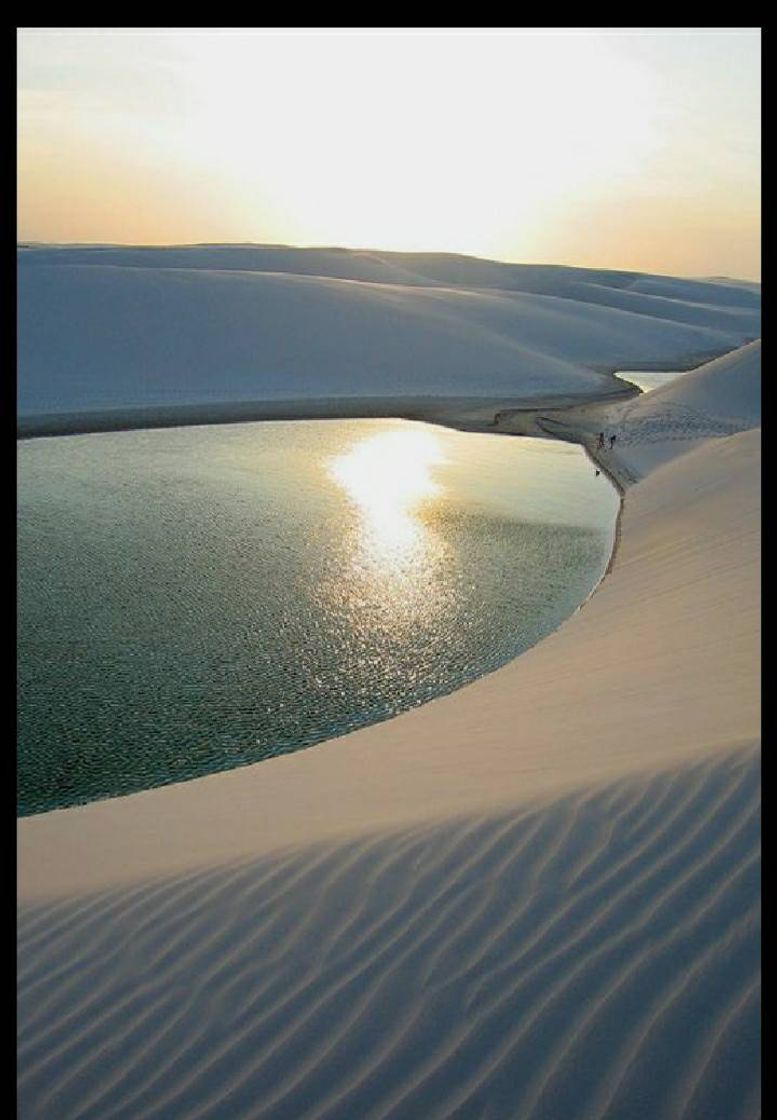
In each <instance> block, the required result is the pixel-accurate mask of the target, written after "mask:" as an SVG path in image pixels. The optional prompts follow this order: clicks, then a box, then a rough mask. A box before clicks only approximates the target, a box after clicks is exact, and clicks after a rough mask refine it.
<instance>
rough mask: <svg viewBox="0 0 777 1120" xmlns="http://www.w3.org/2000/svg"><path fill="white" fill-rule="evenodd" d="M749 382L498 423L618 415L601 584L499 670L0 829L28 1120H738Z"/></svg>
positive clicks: (754, 738) (747, 774) (751, 881)
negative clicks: (678, 422)
mask: <svg viewBox="0 0 777 1120" xmlns="http://www.w3.org/2000/svg"><path fill="white" fill-rule="evenodd" d="M404 264H405V265H407V264H408V262H407V261H405V262H404ZM36 267H37V266H36ZM40 267H41V269H42V270H43V269H45V268H48V267H50V266H49V265H47V264H45V263H44V264H43V265H41V266H40ZM68 267H69V266H68ZM73 267H76V266H73ZM77 267H82V266H80V265H79V266H77ZM128 271H129V270H128ZM136 271H138V272H139V273H140V271H142V270H137V269H136ZM171 271H172V270H171ZM294 282H296V280H295V281H294ZM656 283H658V280H657V281H656ZM678 283H681V284H685V283H686V282H678ZM687 283H690V282H687ZM710 286H714V285H710ZM373 287H377V285H373ZM719 287H720V289H721V291H723V293H724V295H725V291H726V288H725V286H724V285H720V286H719ZM429 292H430V293H431V294H432V295H434V296H436V297H437V298H442V300H443V303H445V301H447V299H448V298H449V297H448V295H447V293H446V292H441V291H439V290H438V289H433V288H429ZM660 294H661V298H665V297H666V292H665V291H664V290H662V291H661V293H660ZM744 294H745V295H749V293H748V292H745V293H744ZM459 297H461V298H464V299H469V298H471V294H466V295H464V296H463V297H462V293H458V296H457V298H459ZM379 298H381V299H382V298H383V297H382V296H381V297H379ZM495 298H497V299H502V298H505V299H508V300H512V299H514V298H515V297H514V296H512V295H507V296H504V297H503V296H502V295H501V294H500V295H499V296H497V297H495ZM532 298H539V297H532ZM669 298H671V296H670V297H669ZM548 299H550V300H556V301H557V302H558V303H568V304H570V305H571V306H572V310H573V312H574V313H575V314H577V310H578V309H577V308H575V307H574V305H573V304H572V301H569V300H565V299H564V298H560V297H557V296H551V297H548ZM489 306H492V305H490V304H489ZM540 306H542V304H540ZM489 313H490V312H489ZM608 313H610V312H608ZM612 313H613V314H618V315H621V314H624V313H623V312H612ZM586 314H587V313H586ZM634 318H639V316H634ZM583 319H584V316H581V320H580V322H581V323H582V322H583ZM675 327H676V324H674V325H672V329H675ZM536 329H538V330H539V329H540V328H539V327H537V328H536ZM581 329H582V328H581ZM687 329H690V328H687ZM694 329H699V328H694ZM737 370H739V371H740V372H739V373H737ZM759 373H760V349H759V348H758V347H757V346H756V347H746V348H744V349H743V350H740V351H739V352H738V353H737V354H735V355H731V356H730V358H727V359H722V360H721V361H720V362H719V363H716V362H712V363H709V364H708V365H707V366H706V367H705V368H704V369H703V370H700V371H699V372H698V373H697V374H691V375H689V378H693V379H694V380H692V381H689V380H688V379H685V381H681V382H677V383H676V385H675V386H670V387H668V389H667V391H665V392H664V391H661V392H662V396H660V397H659V396H658V395H657V394H658V391H657V392H656V393H654V394H650V395H649V396H646V397H644V398H639V399H636V400H634V401H629V402H623V403H620V404H609V405H606V404H605V405H594V404H591V405H588V406H585V407H583V408H576V409H567V410H564V411H559V412H556V413H554V412H552V411H551V412H547V411H546V412H544V413H542V414H539V413H537V412H534V413H525V414H523V415H521V416H519V415H517V414H513V415H510V414H507V415H506V416H504V417H502V418H500V423H499V427H500V428H503V429H504V430H506V431H509V430H511V429H512V430H524V428H522V427H521V425H522V424H523V425H525V426H526V428H525V430H537V425H538V424H539V425H540V430H541V426H542V425H550V426H551V427H552V426H553V425H555V426H556V429H557V432H556V434H559V435H561V436H563V437H564V438H572V437H575V438H580V439H582V440H583V442H584V443H585V444H586V446H589V447H590V446H591V445H592V444H593V442H594V434H595V433H596V432H597V431H598V430H601V428H602V427H603V426H607V425H610V424H613V423H614V422H615V421H617V424H618V425H619V427H618V429H617V430H618V443H617V445H616V448H615V449H614V450H613V451H612V452H604V453H597V452H596V451H594V454H599V457H600V460H601V462H602V463H603V464H604V465H605V466H606V467H607V468H608V469H611V470H613V473H614V474H615V475H616V476H619V477H621V478H622V481H623V483H624V485H625V486H626V487H627V492H626V496H625V500H624V507H623V513H622V518H621V528H620V545H619V548H618V552H617V556H616V558H615V563H614V566H613V569H612V571H611V573H610V574H609V575H608V576H607V577H606V578H605V580H604V582H603V583H602V585H601V586H600V588H599V589H598V590H597V592H596V593H595V594H594V595H593V597H592V598H591V599H590V600H589V601H588V603H587V604H585V606H584V607H583V608H582V609H581V610H580V611H578V612H577V613H576V614H575V615H574V616H573V617H572V618H571V619H569V620H568V621H567V622H566V623H565V624H564V625H563V626H562V627H561V628H560V629H559V630H558V631H557V632H556V633H555V634H553V635H551V636H550V637H549V638H548V639H546V640H545V641H543V642H542V643H540V644H539V645H538V646H536V647H534V648H533V649H531V650H530V651H528V652H527V653H526V654H524V655H523V656H522V657H520V658H518V659H517V660H516V661H514V662H513V663H512V664H510V665H508V666H505V667H504V668H502V669H500V670H499V671H497V672H495V673H493V674H491V675H489V676H487V677H485V678H483V679H481V680H479V681H477V682H475V683H474V684H472V685H470V686H468V687H466V688H464V689H462V690H460V691H459V692H457V693H455V694H453V695H451V696H448V697H444V698H441V699H439V700H436V701H433V702H431V703H429V704H427V705H425V706H423V707H421V708H419V709H416V710H414V711H412V712H409V713H406V714H404V715H402V716H400V717H398V718H397V719H395V720H391V721H389V722H387V723H383V724H380V725H376V726H374V727H370V728H365V729H363V730H361V731H358V732H355V733H353V734H352V735H349V736H346V737H344V738H342V739H339V740H336V741H332V742H329V743H326V744H322V745H321V746H319V747H316V748H314V749H311V750H307V751H304V752H300V753H298V754H294V755H287V756H284V757H282V758H278V759H273V760H270V761H268V762H263V763H260V764H259V765H257V766H251V767H246V768H243V769H239V770H233V771H230V772H227V773H224V774H218V775H213V776H211V777H208V778H205V779H202V780H198V781H193V782H189V783H186V784H183V785H178V786H168V787H165V788H162V789H156V790H150V791H148V792H146V793H142V794H138V795H134V796H132V797H127V798H119V799H115V800H111V801H105V802H97V803H93V804H90V805H87V806H83V807H81V808H76V809H68V810H63V811H59V812H54V813H48V814H44V815H41V816H38V817H28V818H25V819H23V820H21V821H20V822H19V830H18V835H19V895H20V917H19V941H20V956H19V961H20V965H19V968H20V976H19V978H20V1003H19V1011H20V1014H19V1030H20V1034H19V1078H20V1090H19V1093H20V1097H19V1100H20V1108H19V1115H20V1117H23V1118H25V1120H26V1118H37V1117H41V1118H42V1117H45V1118H47V1120H49V1118H51V1117H57V1120H60V1118H61V1120H66V1118H68V1117H78V1118H79V1120H84V1118H88V1117H94V1118H95V1120H96V1118H98V1117H99V1118H100V1120H108V1118H119V1117H121V1118H130V1117H133V1118H134V1117H144V1118H146V1117H158V1118H165V1120H170V1118H173V1117H187V1118H188V1117H203V1118H204V1117H207V1118H216V1117H218V1118H224V1120H227V1118H229V1120H233V1118H239V1117H272V1118H275V1120H281V1118H288V1120H303V1118H314V1117H316V1118H321V1120H324V1118H326V1120H345V1118H348V1120H350V1118H353V1120H366V1118H368V1117H370V1118H377V1117H392V1118H397V1120H411V1118H413V1120H415V1118H419V1120H421V1118H423V1120H434V1118H437V1120H448V1118H454V1117H456V1118H461V1120H475V1118H478V1120H480V1118H481V1117H488V1118H489V1120H496V1118H508V1117H509V1118H518V1117H520V1118H523V1117H527V1118H531V1117H536V1118H539V1117H544V1118H552V1120H573V1118H574V1120H578V1118H591V1120H593V1118H605V1117H606V1118H609V1120H621V1118H623V1117H629V1118H631V1117H639V1118H641V1120H646V1118H651V1120H653V1118H655V1120H674V1118H677V1120H680V1118H684V1120H691V1118H699V1120H733V1118H740V1117H741V1118H743V1120H745V1118H753V1120H755V1117H757V1116H759V1115H760V1105H759V1081H758V1075H759V1070H758V1054H759V1034H758V999H759V953H758V950H759V942H758V935H759V919H758V905H759V880H758V840H759V829H758V805H759V788H760V787H759V768H758V756H759V742H760V720H759V716H760V694H759V654H760V598H759V574H760V572H759V528H760V515H759V509H760V501H759V494H760V490H759V484H760V430H759V429H758V427H757V425H758V423H759V418H758V415H757V414H756V405H757V394H755V395H754V393H753V391H752V387H753V385H754V379H755V378H756V376H757V375H758V374H759ZM670 390H673V391H670ZM681 407H685V408H688V409H692V410H693V416H694V417H695V421H694V423H696V425H697V426H695V427H694V425H693V424H690V423H689V424H687V425H686V428H685V429H684V434H683V432H682V431H681V430H680V429H679V428H678V429H677V430H675V429H674V428H672V429H670V428H669V427H668V425H671V423H672V422H673V419H672V418H673V417H674V418H676V417H677V415H678V412H677V409H681ZM629 409H631V410H632V411H628V410H629ZM686 415H689V414H688V413H686ZM661 417H663V423H664V425H665V428H664V432H663V435H664V437H665V438H663V439H661V438H659V437H660V435H661V430H660V425H661V422H662V421H661V419H660V418H661ZM446 419H448V420H449V421H450V419H451V417H450V416H448V417H446ZM702 420H704V421H705V423H706V428H704V429H703V430H702V429H701V428H700V427H699V426H698V425H699V424H700V423H701V421H702ZM651 424H653V427H651V426H650V425H651ZM727 424H728V425H733V427H732V426H729V427H726V426H725V425H727ZM740 429H741V430H740ZM608 430H609V428H608ZM670 436H671V438H669V437H670ZM654 437H655V438H654ZM646 448H648V449H649V454H646V453H645V449H646ZM634 479H639V481H636V482H634V481H633V480H634Z"/></svg>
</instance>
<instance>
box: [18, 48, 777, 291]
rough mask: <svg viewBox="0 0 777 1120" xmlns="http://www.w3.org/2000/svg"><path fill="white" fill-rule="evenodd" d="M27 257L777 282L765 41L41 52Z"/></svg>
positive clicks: (24, 66)
mask: <svg viewBox="0 0 777 1120" xmlns="http://www.w3.org/2000/svg"><path fill="white" fill-rule="evenodd" d="M18 82H19V142H18V143H19V228H18V234H19V238H20V239H21V240H36V241H70V242H72V241H76V242H120V243H134V244H167V243H179V244H180V243H189V242H202V241H254V242H265V243H266V242H275V243H284V244H293V245H343V246H351V247H363V248H364V247H367V248H378V249H406V250H442V251H449V252H461V253H472V254H475V255H478V256H486V257H495V258H498V259H501V260H511V261H527V262H536V261H544V262H553V263H559V264H580V265H592V266H603V267H612V268H625V269H638V270H643V271H650V272H664V273H671V274H677V275H697V276H702V275H729V276H736V277H740V278H743V279H759V278H760V32H759V30H758V29H722V30H714V29H709V30H707V29H699V28H691V29H689V30H687V31H686V30H652V29H649V30H634V29H627V30H621V31H618V30H614V31H598V30H596V31H585V30H580V31H561V30H549V31H545V32H541V31H536V30H526V31H521V30H516V29H507V30H494V31H480V30H462V31H449V32H445V31H440V30H434V29H433V30H430V31H427V32H421V31H416V30H407V31H397V30H365V31H348V32H346V31H340V30H337V31H335V30H323V31H296V30H290V31H277V30H251V29H249V30H234V31H230V30H215V31H213V30H204V31H197V30H190V31H186V30H181V29H175V28H173V29H167V30H165V29H149V30H143V29H137V28H130V29H127V30H119V29H107V30H100V29H94V30H84V29H76V30H68V29H57V28H55V29H48V30H37V29H36V30H21V31H20V32H19V73H18Z"/></svg>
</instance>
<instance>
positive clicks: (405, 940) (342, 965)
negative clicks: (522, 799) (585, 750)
mask: <svg viewBox="0 0 777 1120" xmlns="http://www.w3.org/2000/svg"><path fill="white" fill-rule="evenodd" d="M758 793H759V779H758V761H757V752H756V751H755V750H754V749H742V750H737V751H735V752H727V753H726V754H724V755H722V756H715V757H714V758H712V759H710V760H705V761H704V762H703V763H696V764H695V765H692V766H688V767H685V768H682V769H676V770H673V771H660V772H654V773H652V774H650V775H649V776H647V777H640V778H631V779H622V780H620V781H615V782H610V783H607V784H604V785H598V786H594V787H592V788H584V789H579V790H576V791H575V792H574V793H573V794H570V795H568V796H566V797H563V798H559V799H554V800H552V801H549V802H547V803H542V804H539V805H533V806H529V807H523V808H521V807H518V806H516V808H515V809H513V810H512V811H510V812H509V813H502V814H488V815H483V816H477V817H465V818H463V819H456V820H453V821H451V822H449V823H446V824H443V825H437V826H435V827H423V826H415V827H413V828H407V829H404V830H402V831H400V832H396V831H395V832H390V833H379V834H374V835H371V834H366V835H364V836H361V837H359V838H358V839H354V840H351V841H350V842H345V843H343V842H341V843H339V844H331V843H328V844H317V845H315V846H304V847H300V848H295V849H292V850H290V851H287V852H285V853H283V854H281V855H276V856H269V857H264V858H261V859H253V860H250V861H249V862H242V863H237V864H234V865H231V866H228V867H223V868H219V869H217V870H211V871H204V872H192V873H189V874H187V875H183V876H177V877H174V878H172V879H164V880H161V881H154V882H144V883H140V884H137V885H135V886H134V887H129V888H128V887H125V888H120V889H118V890H113V891H106V892H104V893H100V894H97V895H87V896H78V897H75V898H67V899H65V900H63V901H57V902H54V903H43V904H38V905H32V906H29V907H26V908H24V909H23V911H22V913H21V918H20V943H21V960H22V967H21V975H20V981H21V984H20V1012H21V1023H22V1027H21V1032H20V1036H19V1054H20V1066H21V1071H22V1077H21V1082H20V1089H19V1094H20V1095H19V1102H20V1115H21V1116H47V1117H53V1116H56V1117H58V1118H62V1120H65V1118H66V1117H76V1116H77V1117H79V1118H82V1120H86V1118H92V1117H93V1118H94V1120H98V1118H99V1120H105V1118H108V1117H119V1116H121V1117H130V1116H133V1117H140V1116H143V1117H148V1118H151V1117H173V1116H208V1117H224V1118H225V1120H226V1118H230V1120H233V1118H236V1117H241V1116H252V1117H274V1118H278V1120H280V1118H287V1120H301V1118H302V1117H320V1118H324V1117H327V1118H331V1120H341V1118H343V1117H354V1118H356V1117H367V1116H385V1117H411V1116H412V1117H428V1118H430V1120H431V1118H433V1117H439V1118H442V1117H454V1116H456V1117H480V1116H510V1117H518V1116H520V1117H527V1118H529V1117H540V1116H542V1117H547V1116H552V1117H554V1118H556V1120H563V1118H567V1117H568V1118H570V1120H571V1118H572V1117H574V1118H576V1120H577V1118H582V1117H588V1116H591V1117H594V1116H595V1117H600V1116H609V1117H626V1116H629V1117H631V1116H655V1117H675V1116H677V1117H679V1116H688V1117H691V1116H698V1117H705V1118H714V1117H720V1118H721V1120H723V1118H725V1120H734V1118H736V1117H755V1116H756V1115H757V1114H758V1110H757V1104H756V1102H755V1101H754V1097H753V1094H754V1091H755V1090H756V1088H757V1082H756V1078H757V1068H756V1065H755V1063H754V1057H755V1054H756V1053H757V1039H758V1006H759V1005H758V928H759V924H758V834H759V828H758V801H759V798H758Z"/></svg>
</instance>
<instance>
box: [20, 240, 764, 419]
mask: <svg viewBox="0 0 777 1120" xmlns="http://www.w3.org/2000/svg"><path fill="white" fill-rule="evenodd" d="M759 324H760V296H759V295H758V293H756V292H753V291H752V290H750V289H748V288H742V287H740V286H738V285H736V284H732V285H725V284H723V283H722V282H715V283H704V282H701V281H693V280H688V281H680V280H677V279H673V278H667V277H664V278H662V277H652V276H644V275H641V274H639V273H618V272H608V271H595V270H590V269H573V268H559V267H551V266H544V265H507V264H500V263H498V262H492V261H480V260H476V259H474V258H468V257H456V256H450V255H445V254H439V255H436V254H401V253H381V254H378V253H364V252H356V251H346V250H340V251H336V250H318V249H287V248H281V247H272V246H270V247H262V246H257V247H252V246H246V247H232V246H211V247H192V248H182V249H175V248H169V249H152V248H149V249H123V248H113V249H110V248H95V247H93V248H80V249H79V248H58V249H52V248H43V247H38V248H27V249H21V250H20V251H19V364H20V370H21V371H22V376H21V377H20V379H19V395H18V410H19V414H20V416H21V417H23V418H25V419H26V421H27V423H28V424H29V420H30V418H31V417H37V416H40V415H41V414H51V413H63V412H85V411H100V410H103V411H104V410H115V409H133V408H134V409H138V408H143V409H149V408H153V407H155V406H165V407H171V406H191V405H198V404H212V405H216V404H220V405H222V406H223V405H224V404H226V403H230V402H231V403H240V402H242V403H243V404H246V403H250V402H253V403H255V404H256V403H257V402H272V401H279V400H280V401H288V400H299V401H303V400H305V399H309V398H314V399H322V398H338V399H342V400H345V399H347V398H361V399H363V398H374V397H378V398H381V397H382V398H385V397H400V398H417V397H430V396H432V397H437V398H443V397H455V398H467V397H468V398H480V399H483V398H485V399H487V400H489V401H498V402H501V403H503V404H507V403H509V402H510V401H515V402H517V401H519V400H527V399H529V400H530V399H532V398H542V399H547V398H548V397H550V398H554V397H555V398H567V397H569V396H574V397H587V396H591V397H593V396H597V395H599V394H601V393H603V392H608V391H612V390H613V388H614V387H615V386H614V383H613V381H612V379H611V378H610V377H608V376H606V372H607V371H611V370H613V369H617V368H621V367H623V366H627V367H630V368H639V364H642V365H643V366H649V365H660V364H665V363H667V362H669V363H670V364H676V363H680V366H679V367H678V368H683V366H688V365H694V364H698V362H699V361H701V360H703V359H704V358H705V357H710V356H714V355H716V354H720V353H722V352H724V351H726V350H730V349H732V348H733V347H734V346H737V345H738V344H740V343H741V342H744V341H748V340H750V339H752V338H756V337H758V335H759V334H760V325H759ZM602 371H605V372H602Z"/></svg>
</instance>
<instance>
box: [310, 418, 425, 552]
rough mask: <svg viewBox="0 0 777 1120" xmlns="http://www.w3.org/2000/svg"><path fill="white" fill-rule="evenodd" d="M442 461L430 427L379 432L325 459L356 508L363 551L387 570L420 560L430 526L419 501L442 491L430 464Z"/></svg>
mask: <svg viewBox="0 0 777 1120" xmlns="http://www.w3.org/2000/svg"><path fill="white" fill-rule="evenodd" d="M445 461H446V460H445V458H444V456H443V453H442V448H441V446H440V442H439V440H438V439H436V438H435V437H434V435H432V434H431V433H430V432H426V431H413V432H406V431H405V432H401V431H395V432H381V433H379V434H378V435H373V436H369V437H368V438H366V439H363V440H360V441H359V442H358V443H357V444H356V445H355V446H354V447H352V448H350V450H349V451H347V452H346V453H345V454H343V455H338V456H336V457H335V458H333V459H331V460H330V462H329V473H330V476H331V477H332V478H333V479H334V480H335V482H337V483H338V485H340V486H341V487H342V488H343V489H344V490H345V492H346V494H347V495H348V497H349V498H350V499H351V501H352V502H353V503H354V504H355V505H356V506H357V507H358V509H359V512H360V514H361V519H362V525H361V530H362V539H361V545H362V553H363V554H364V555H365V557H366V558H367V559H368V560H369V561H370V562H371V563H372V564H374V565H378V566H379V567H381V568H382V569H384V570H386V571H389V570H391V569H396V568H398V567H405V566H406V565H407V564H408V563H410V562H413V563H415V562H417V561H418V560H420V559H421V557H422V554H423V552H424V550H425V547H426V544H427V543H428V542H427V540H426V538H427V534H428V529H427V527H426V526H425V524H424V523H423V521H422V520H421V519H420V517H419V513H420V511H421V509H422V507H423V506H425V505H426V504H427V503H428V501H429V500H430V499H432V498H436V497H438V496H439V495H440V494H441V493H442V490H443V488H442V486H440V484H439V483H438V482H437V481H436V480H435V479H434V478H433V477H432V475H431V473H430V471H431V468H432V467H434V466H436V465H439V464H442V463H444V462H445Z"/></svg>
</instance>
